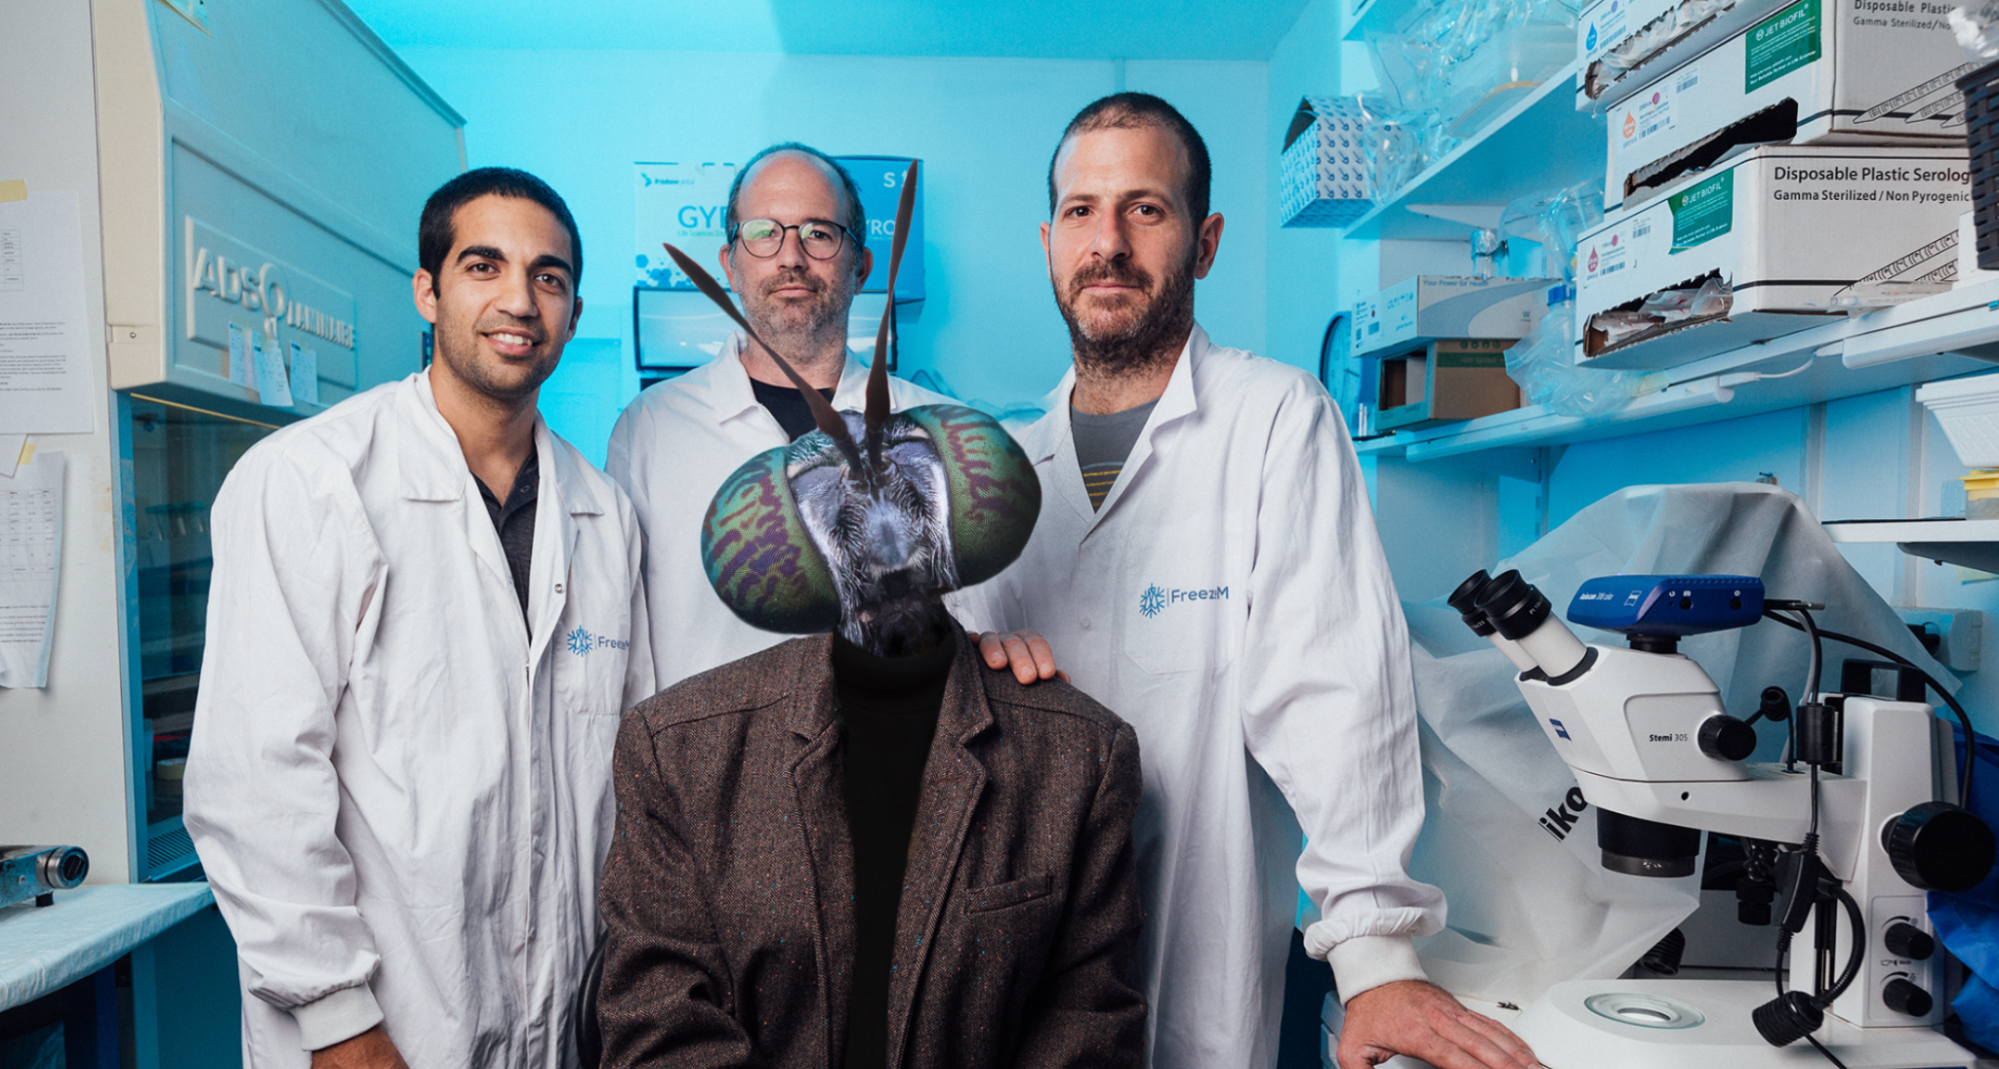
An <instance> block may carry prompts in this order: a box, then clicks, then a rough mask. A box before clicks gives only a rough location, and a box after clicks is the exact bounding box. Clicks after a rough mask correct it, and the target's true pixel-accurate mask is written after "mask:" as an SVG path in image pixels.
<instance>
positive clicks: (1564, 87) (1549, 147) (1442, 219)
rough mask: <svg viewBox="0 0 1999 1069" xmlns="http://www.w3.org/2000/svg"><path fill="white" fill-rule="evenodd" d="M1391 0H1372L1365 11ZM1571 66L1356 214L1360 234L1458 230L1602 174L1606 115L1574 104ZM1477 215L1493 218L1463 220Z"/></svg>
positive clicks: (1353, 234) (1414, 235)
mask: <svg viewBox="0 0 1999 1069" xmlns="http://www.w3.org/2000/svg"><path fill="white" fill-rule="evenodd" d="M1387 3H1389V0H1375V2H1374V4H1373V5H1372V6H1371V7H1370V8H1369V9H1368V12H1364V13H1363V14H1362V19H1365V18H1366V17H1367V14H1368V13H1369V12H1372V11H1373V10H1374V9H1376V8H1380V7H1381V6H1383V5H1384V4H1387ZM1575 82H1576V67H1575V65H1574V64H1570V65H1569V66H1566V67H1563V68H1562V69H1561V70H1560V71H1559V72H1557V73H1555V74H1551V75H1549V76H1548V80H1547V81H1544V82H1542V83H1541V84H1540V85H1539V86H1536V87H1535V88H1534V90H1533V91H1532V92H1530V93H1527V94H1526V95H1525V96H1523V97H1522V98H1521V99H1519V100H1517V101H1515V102H1514V104H1513V106H1512V107H1510V108H1508V109H1507V110H1506V111H1504V112H1502V113H1500V115H1499V117H1498V118H1497V119H1494V120H1493V121H1492V122H1491V123H1489V124H1487V125H1486V126H1485V128H1484V129H1481V130H1480V131H1479V132H1478V133H1476V134H1474V135H1473V136H1472V137H1470V138H1469V139H1467V140H1466V141H1465V142H1464V143H1463V144H1461V145H1459V146H1458V147H1457V148H1455V149H1452V150H1451V151H1450V153H1449V154H1447V155H1446V156H1444V158H1443V159H1441V160H1438V161H1437V162H1436V163H1433V164H1431V165H1430V166H1429V168H1427V169H1426V170H1424V171H1423V172H1422V173H1421V174H1419V175H1417V176H1416V177H1415V178H1414V179H1412V180H1410V182H1409V184H1408V185H1407V186H1404V187H1403V188H1402V190H1401V192H1399V193H1397V194H1396V195H1395V198H1394V199H1393V200H1390V201H1388V202H1386V203H1383V204H1378V205H1375V207H1374V208H1373V209H1371V210H1370V211H1369V212H1368V213H1367V214H1366V215H1363V216H1361V217H1360V218H1359V219H1356V220H1354V223H1353V225H1352V226H1350V227H1348V228H1347V230H1346V232H1345V234H1344V235H1343V236H1344V237H1348V238H1359V239H1362V240H1380V239H1417V240H1425V239H1427V240H1445V239H1457V238H1462V237H1464V236H1465V235H1467V234H1469V233H1470V232H1471V231H1472V230H1474V229H1476V228H1477V226H1481V225H1483V226H1491V225H1493V224H1494V223H1497V222H1498V218H1499V211H1500V209H1502V208H1504V207H1505V206H1506V204H1507V202H1509V201H1511V200H1514V199H1515V198H1517V197H1524V196H1526V195H1528V194H1530V193H1538V192H1544V191H1545V192H1550V193H1552V192H1554V191H1555V190H1558V189H1562V188H1565V187H1567V186H1572V185H1575V184H1577V183H1579V182H1583V181H1586V180H1588V179H1591V178H1600V177H1601V176H1602V175H1603V169H1604V162H1603V161H1604V154H1605V153H1606V152H1607V151H1608V150H1607V147H1606V141H1605V135H1604V126H1603V117H1602V116H1600V115H1590V114H1587V113H1584V112H1579V111H1577V110H1576V108H1575ZM1480 216H1486V217H1489V219H1490V221H1481V222H1478V223H1473V222H1468V221H1466V220H1467V219H1473V218H1477V217H1480Z"/></svg>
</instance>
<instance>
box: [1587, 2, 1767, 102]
mask: <svg viewBox="0 0 1999 1069" xmlns="http://www.w3.org/2000/svg"><path fill="white" fill-rule="evenodd" d="M1782 3H1783V0H1595V2H1594V3H1591V4H1589V5H1588V6H1586V7H1584V8H1583V10H1582V14H1581V15H1579V16H1577V18H1576V61H1577V67H1576V110H1577V111H1590V110H1592V109H1594V108H1598V107H1603V108H1608V107H1609V106H1610V105H1612V104H1615V103H1616V102H1618V101H1620V100H1623V99H1624V98H1625V97H1628V96H1630V95H1631V94H1633V93H1635V92H1637V91H1638V89H1639V87H1641V86H1643V85H1645V84H1646V83H1648V82H1650V81H1651V80H1652V79H1654V78H1656V77H1657V76H1658V75H1659V73H1660V72H1661V71H1669V70H1672V69H1673V68H1674V67H1677V66H1679V65H1680V64H1681V63H1684V62H1685V61H1686V60H1687V59H1689V58H1691V57H1693V56H1698V55H1700V54H1701V53H1702V52H1705V51H1707V50H1708V49H1710V48H1713V47H1714V46H1715V45H1717V44H1720V43H1721V42H1723V41H1726V40H1728V39H1729V38H1730V37H1732V36H1734V35H1735V34H1736V33H1737V32H1738V31H1740V30H1741V29H1742V28H1743V27H1745V26H1748V25H1749V24H1750V23H1752V22H1756V21H1758V20H1759V19H1761V18H1762V17H1763V16H1764V15H1765V14H1767V13H1769V12H1771V11H1774V10H1776V8H1777V7H1778V6H1779V5H1780V4H1782Z"/></svg>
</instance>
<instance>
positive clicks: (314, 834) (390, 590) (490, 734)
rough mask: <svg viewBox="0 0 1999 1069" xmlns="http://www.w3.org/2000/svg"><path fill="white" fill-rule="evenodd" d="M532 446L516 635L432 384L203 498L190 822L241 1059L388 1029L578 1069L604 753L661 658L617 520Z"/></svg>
mask: <svg viewBox="0 0 1999 1069" xmlns="http://www.w3.org/2000/svg"><path fill="white" fill-rule="evenodd" d="M535 445H536V447H537V449H538V450H539V452H540V470H541V485H540V490H539V497H538V501H537V504H536V512H535V536H534V557H533V566H532V569H531V576H532V578H531V579H530V584H531V589H530V591H529V594H528V619H529V620H530V621H531V622H532V626H531V627H530V626H527V625H524V624H523V622H522V619H521V609H520V603H519V602H518V601H517V600H516V595H515V592H514V584H513V580H512V578H511V575H510V573H509V572H508V569H507V561H506V554H505V551H504V550H503V549H502V548H501V546H500V540H499V536H498V535H497V533H496V532H495V531H494V530H493V523H492V520H491V518H490V517H489V516H488V514H487V511H486V507H485V504H484V503H483V501H482V500H481V498H480V494H479V487H478V485H477V483H476V482H475V481H474V478H473V476H472V474H471V472H470V470H469V469H468V468H467V467H466V464H465V458H464V454H463V453H462V452H461V451H460V449H459V445H458V440H457V438H456V437H455V436H454V434H453V433H452V430H451V427H450V426H449V425H448V424H446V423H445V422H444V419H443V417H442V416H440V415H439V414H438V411H437V405H436V402H435V401H434V400H433V398H432V395H431V391H430V381H429V379H428V377H427V376H426V375H425V374H423V373H421V372H419V373H417V374H415V375H412V376H410V377H409V378H407V379H404V380H402V381H401V382H396V383H391V384H388V385H385V386H381V387H378V388H376V389H373V390H370V391H368V392H366V393H363V394H361V395H360V396H358V397H354V398H352V399H349V400H347V401H344V402H342V403H341V404H339V405H336V406H334V407H333V408H332V409H329V410H328V411H326V412H325V413H323V414H321V415H319V416H315V417H313V418H312V419H308V420H305V421H303V422H301V423H298V424H295V425H293V426H290V427H287V428H285V429H284V430H281V431H279V432H277V433H276V434H273V435H271V436H270V438H268V439H266V440H265V441H263V442H261V443H259V444H258V445H257V446H255V447H254V448H252V449H251V450H250V451H249V452H248V453H246V454H244V456H243V459H242V460H240V461H238V462H237V464H236V466H235V468H234V470H233V471H231V472H230V474H229V477H228V479H227V480H226V481H225V482H224V483H223V486H222V490H221V492H220V493H219V494H217V495H216V499H215V505H214V508H213V511H212V517H213V523H212V534H213V538H214V547H215V571H214V580H213V585H212V587H211V589H210V593H209V607H208V640H207V652H206V656H205V660H204V663H203V665H202V675H201V697H200V701H199V704H198V705H197V713H196V716H195V721H194V725H195V726H194V736H193V740H192V746H191V749H190V751H189V756H188V769H187V783H186V792H187V793H186V804H187V809H186V814H187V827H188V831H189V832H190V833H191V834H192V835H193V837H194V842H195V847H196V849H197V850H198V851H199V853H200V855H201V860H202V864H203V865H204V867H205V868H206V869H207V872H208V878H209V881H210V883H211V884H212V885H213V886H214V889H215V896H216V899H217V901H218V902H219V904H220V905H221V908H222V913H223V916H224V918H225V919H226V920H227V921H228V922H229V928H230V931H231V933H232V934H233V935H234V936H235V938H236V945H237V949H238V952H239V955H240V959H241V973H242V979H243V989H244V992H245V997H244V999H243V1029H244V1039H243V1045H244V1053H245V1061H246V1063H247V1064H248V1065H250V1066H253V1067H265V1066H290V1067H303V1066H305V1065H307V1063H308V1061H309V1055H308V1054H307V1053H306V1051H307V1049H308V1048H316V1047H320V1046H324V1045H326V1044H328V1043H332V1042H335V1041H338V1040H340V1039H343V1038H346V1037H348V1036H352V1035H355V1034H358V1033H360V1032H362V1031H364V1030H366V1029H367V1028H368V1027H370V1026H371V1025H372V1024H373V1023H374V1022H375V1021H377V1020H383V1021H385V1023H386V1024H387V1027H388V1033H389V1036H390V1038H391V1039H392V1040H394V1041H395V1043H396V1045H397V1046H398V1047H399V1048H400V1049H401V1051H402V1053H403V1056H404V1057H405V1058H406V1059H407V1060H408V1062H409V1063H410V1065H411V1066H412V1067H414V1069H453V1067H460V1066H463V1067H468V1069H469V1067H474V1066H477V1067H486V1066H501V1065H505V1066H511V1067H521V1066H526V1067H535V1069H541V1067H562V1066H569V1065H573V1064H574V1063H575V1060H576V1059H575V1053H574V1037H573V1027H574V1022H573V1021H571V1019H570V1017H571V1015H570V1012H569V1007H570V999H571V998H572V996H573V994H574V992H575V990H576V987H577V984H578V983H579V981H580V979H581V976H582V972H583V965H584V963H585V960H586V958H587V956H588V955H589V953H590V950H591V947H592V946H593V945H594V943H595V941H596V934H597V873H598V869H599V867H600V866H601V865H602V863H603V860H604V854H605V852H606V849H607V847H608V838H609V836H610V834H611V829H612V823H613V817H614V815H615V809H616V802H615V800H614V798H613V796H612V791H611V779H610V773H611V751H612V747H613V743H614V742H615V739H616V735H617V729H618V721H619V718H620V715H621V714H622V713H623V712H624V710H625V709H626V708H627V707H629V706H631V705H633V704H635V703H636V702H638V701H640V700H642V699H643V698H645V697H647V696H649V695H650V694H651V693H652V691H653V686H652V665H651V656H650V650H649V645H648V643H647V641H646V622H645V604H644V599H643V596H642V594H641V583H640V576H639V560H640V541H639V537H638V522H637V519H636V517H635V516H634V515H633V513H632V511H631V506H630V504H629V502H627V501H626V500H625V497H624V494H623V493H622V492H620V491H619V490H618V488H617V487H616V486H615V485H614V484H613V483H612V482H611V481H610V480H609V479H607V478H605V477H604V475H603V473H601V472H599V471H597V470H596V469H594V468H592V467H591V466H590V465H589V463H588V462H587V461H585V460H584V459H583V458H582V455H581V454H579V453H578V452H577V451H576V450H575V449H574V448H573V447H571V446H570V445H569V444H568V443H567V442H564V441H563V440H562V439H560V438H558V437H556V436H555V435H554V434H551V433H550V432H549V430H548V428H547V426H546V425H545V424H543V423H542V422H541V421H540V420H538V419H537V421H536V424H535Z"/></svg>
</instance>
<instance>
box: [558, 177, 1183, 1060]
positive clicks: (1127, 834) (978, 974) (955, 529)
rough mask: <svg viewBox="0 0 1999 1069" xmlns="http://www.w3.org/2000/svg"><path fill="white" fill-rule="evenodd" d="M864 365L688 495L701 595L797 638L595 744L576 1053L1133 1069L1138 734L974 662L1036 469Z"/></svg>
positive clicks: (1137, 1030) (643, 712) (723, 671)
mask: <svg viewBox="0 0 1999 1069" xmlns="http://www.w3.org/2000/svg"><path fill="white" fill-rule="evenodd" d="M913 188H915V182H914V177H913V175H912V176H911V177H910V179H908V180H907V181H906V182H905V185H904V189H905V190H910V189H913ZM908 210H909V202H908V197H907V195H906V194H905V199H904V204H903V208H902V213H903V217H904V218H905V219H906V217H907V213H908ZM905 230H906V227H905V226H904V225H902V223H901V221H899V222H898V225H897V227H896V235H897V237H896V248H895V254H894V258H893V259H892V260H891V278H893V272H894V265H895V262H896V260H899V258H900V253H901V244H902V242H901V237H902V235H903V233H904V232H905ZM669 249H670V251H673V252H674V254H675V258H676V260H678V261H679V262H680V263H681V266H682V269H683V270H685V271H686V272H687V274H688V275H689V276H690V277H692V278H694V279H695V281H696V282H697V284H700V285H701V286H702V287H703V289H705V290H707V291H708V293H709V295H710V296H711V297H713V298H714V299H715V300H716V302H717V303H718V304H720V305H721V306H722V307H723V309H724V310H725V311H728V312H729V313H730V314H731V315H732V316H735V317H736V318H737V320H738V322H739V323H740V324H741V325H742V326H743V327H744V329H745V330H746V331H747V330H749V329H750V328H749V324H748V323H747V322H746V321H744V320H743V319H742V318H741V317H740V316H737V315H736V312H735V310H734V308H733V306H732V305H731V304H730V303H729V301H728V298H727V296H726V295H725V294H723V293H722V291H721V289H720V287H718V286H716V285H715V284H714V282H713V280H712V279H710V278H709V277H708V276H707V274H706V272H703V271H701V269H700V268H699V267H698V266H697V265H695V264H694V263H693V262H692V261H691V260H688V259H686V258H685V257H684V256H683V255H681V254H680V253H679V252H678V250H671V247H669ZM892 285H893V283H891V286H892ZM886 332H887V323H886V322H884V324H883V327H882V335H881V336H879V337H878V343H877V344H878V349H877V352H878V353H879V351H880V349H879V346H880V344H881V340H882V339H884V338H885V335H886ZM759 344H762V342H761V340H759ZM766 348H768V347H766ZM780 360H782V358H781V357H780ZM883 367H884V361H882V360H881V359H879V357H877V359H876V360H875V361H874V364H873V369H872V371H871V373H870V383H869V389H868V394H867V411H866V413H865V414H859V413H853V412H846V413H838V412H835V411H834V410H833V408H832V406H831V404H829V403H827V402H826V401H825V399H824V398H823V397H821V396H820V395H819V394H818V392H817V391H814V390H808V389H803V387H802V386H801V392H802V394H803V395H804V397H805V398H806V399H807V401H808V402H816V403H815V404H813V415H814V419H815V421H816V423H817V426H818V430H816V431H814V432H812V433H810V434H807V435H805V436H804V437H802V438H800V439H798V440H797V441H795V442H793V443H792V444H791V445H789V446H787V447H783V448H778V449H772V450H770V451H768V452H765V453H763V454H761V455H759V456H756V457H754V458H752V459H751V460H750V461H749V462H748V463H746V464H744V465H743V466H742V467H741V468H740V469H738V470H737V471H736V472H735V474H734V475H732V476H731V477H730V478H729V479H728V480H727V481H726V482H725V483H724V484H723V485H722V487H721V489H720V490H719V491H718V492H717V493H716V495H715V497H714V500H713V503H712V504H711V505H710V507H709V510H708V514H707V519H706V522H705V525H704V530H703V534H702V540H701V542H702V553H703V558H704V564H705V566H706V569H707V572H708V575H709V578H710V580H711V582H712V583H713V585H714V588H715V590H716V592H717V593H718V594H720V595H721V597H722V600H723V601H724V602H726V603H727V604H728V605H729V607H730V608H731V609H732V610H733V611H734V612H735V613H736V614H737V615H738V616H739V617H741V618H742V619H743V620H745V621H747V622H749V623H751V624H753V625H755V626H757V627H760V628H764V629H766V630H771V631H779V632H789V633H793V634H801V635H805V636H807V637H803V638H798V639H793V640H791V641H788V642H785V643H783V644H781V645H778V646H776V647H774V648H771V649H768V650H765V651H763V652H761V653H757V654H753V655H751V656H749V657H746V658H743V659H741V660H738V661H735V662H733V663H731V664H727V665H723V666H722V667H720V668H717V669H714V670H712V671H709V672H706V673H704V674H701V675H697V676H695V677H693V678H691V679H688V680H686V681H684V682H681V683H679V684H678V685H676V686H674V687H672V688H670V689H668V690H666V691H663V692H661V693H660V694H658V695H657V696H655V697H653V698H652V699H650V700H648V701H646V702H644V703H642V704H640V705H639V706H638V707H637V708H636V709H635V710H633V711H632V712H631V713H630V714H628V715H627V717H626V719H625V722H624V724H623V726H622V729H621V730H620V732H619V737H618V745H617V752H616V757H615V762H614V767H615V775H616V787H617V795H618V823H617V831H616V834H615V837H614V840H613V846H612V849H611V853H610V857H609V860H608V861H607V862H606V864H605V869H604V874H603V884H602V891H601V894H600V899H599V901H600V906H601V909H602V914H603V918H604V921H605V922H606V924H607V925H608V927H609V935H608V937H607V942H606V951H605V964H604V972H603V976H602V982H601V987H600V989H599V992H598V995H597V1006H598V1019H599V1022H600V1025H601V1028H602V1041H603V1064H604V1065H606V1066H640V1065H644V1066H675V1067H688V1069H692V1067H699V1066H725V1065H727V1066H737V1065H750V1064H754V1065H759V1066H771V1067H778V1069H782V1067H797V1069H807V1067H810V1069H827V1067H830V1066H839V1067H845V1069H882V1067H886V1066H891V1065H892V1066H898V1067H910V1069H921V1067H929V1066H937V1067H945V1066H949V1067H952V1069H981V1067H989V1066H990V1067H1007V1066H1029V1065H1092V1066H1110V1067H1117V1066H1131V1067H1136V1066H1138V1065H1139V1064H1140V1063H1141V1060H1142V1058H1143V1053H1144V1052H1143V1032H1144V1020H1145V1005H1144V1001H1143V999H1142V997H1141V996H1140V994H1139V992H1138V990H1137V988H1136V987H1135V986H1134V984H1133V981H1132V977H1131V967H1132V957H1133V952H1134V950H1135V948H1136V946H1137V942H1138V937H1139V932H1140V927H1141V924H1142V922H1143V911H1142V909H1141V907H1140V904H1139V900H1138V893H1137V872H1136V869H1135V862H1134V854H1133V849H1132V842H1131V826H1132V818H1133V815H1134V813H1135V812H1136V809H1137V805H1138V797H1139V789H1140V776H1139V760H1138V742H1137V738H1136V736H1135V735H1134V734H1133V732H1132V729H1131V727H1130V726H1129V725H1127V724H1126V723H1125V722H1124V721H1123V720H1121V719H1119V718H1118V717H1117V716H1116V715H1115V714H1114V713H1112V712H1110V711H1109V710H1108V709H1105V708H1104V707H1103V706H1101V705H1098V704H1097V703H1096V702H1094V701H1092V700H1091V699H1090V698H1088V697H1087V696H1085V695H1084V694H1082V693H1081V692H1080V691H1077V690H1076V689H1075V688H1073V687H1071V686H1069V685H1068V684H1067V683H1065V682H1062V681H1060V680H1045V681H1042V682H1039V683H1036V684H1033V685H1023V684H1021V683H1020V682H1019V681H1018V680H1017V679H1016V678H1015V676H1014V675H1013V673H1011V672H1009V671H1005V670H995V669H992V668H989V667H987V665H986V663H985V661H984V659H983V658H981V657H980V656H979V653H978V650H977V647H976V646H975V645H974V644H973V643H972V642H971V641H970V639H969V638H968V637H967V635H966V633H965V631H964V629H963V628H962V627H960V626H959V625H958V623H957V622H956V621H955V620H953V619H952V617H951V616H950V614H949V613H948V612H947V611H946V609H945V607H944V604H943V601H942V597H943V595H944V594H945V593H946V592H948V591H950V590H954V589H957V588H959V587H961V586H966V585H970V584H974V583H977V582H980V581H982V580H984V579H985V578H988V577H990V576H992V575H994V574H996V573H997V572H999V571H1000V570H1001V569H1003V568H1004V567H1005V566H1006V565H1007V564H1009V563H1011V562H1012V561H1013V560H1014V558H1015V557H1017V556H1018V555H1019V554H1020V551H1021V548H1022V547H1023V546H1024V545H1025V544H1026V542H1027V538H1028V534H1029V532H1030V531H1031V530H1032V529H1033V526H1034V521H1035V518H1036V516H1037V515H1038V514H1039V510H1040V501H1041V490H1040V484H1039V482H1038V480H1037V479H1036V477H1035V475H1034V471H1033V466H1032V465H1031V464H1030V463H1029V462H1028V460H1027V457H1026V455H1025V454H1024V453H1023V452H1022V451H1021V450H1020V447H1019V446H1018V445H1016V444H1015V443H1014V441H1013V439H1012V438H1011V437H1009V436H1008V435H1007V433H1006V432H1005V431H1004V430H1002V429H1001V428H1000V426H999V424H998V423H997V422H995V421H994V420H993V419H992V418H991V417H989V416H986V415H985V414H983V413H980V412H976V411H974V410H972V409H969V408H963V407H959V406H955V405H929V406H923V407H918V408H914V409H909V410H905V411H903V412H900V413H893V414H892V413H890V412H889V405H888V390H887V381H886V375H885V373H884V371H883ZM787 371H789V368H788V365H787Z"/></svg>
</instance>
